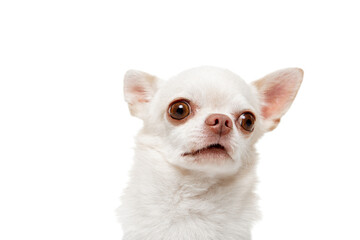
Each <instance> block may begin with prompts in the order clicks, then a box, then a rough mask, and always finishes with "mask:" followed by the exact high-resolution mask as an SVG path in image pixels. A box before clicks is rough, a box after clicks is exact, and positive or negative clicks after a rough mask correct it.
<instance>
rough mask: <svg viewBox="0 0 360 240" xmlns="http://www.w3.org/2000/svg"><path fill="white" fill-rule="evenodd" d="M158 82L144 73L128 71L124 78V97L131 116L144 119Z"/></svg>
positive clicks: (155, 78)
mask: <svg viewBox="0 0 360 240" xmlns="http://www.w3.org/2000/svg"><path fill="white" fill-rule="evenodd" d="M159 82H160V80H159V79H158V78H157V77H155V76H152V75H150V74H147V73H145V72H141V71H136V70H129V71H127V72H126V74H125V77H124V96H125V101H126V102H127V103H128V104H129V110H130V113H131V115H133V116H135V117H138V118H141V119H145V118H146V116H147V111H148V104H149V102H150V101H151V99H152V98H153V96H154V95H155V93H156V91H157V90H158V87H159V86H158V85H159Z"/></svg>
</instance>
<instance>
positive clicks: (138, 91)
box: [131, 85, 149, 103]
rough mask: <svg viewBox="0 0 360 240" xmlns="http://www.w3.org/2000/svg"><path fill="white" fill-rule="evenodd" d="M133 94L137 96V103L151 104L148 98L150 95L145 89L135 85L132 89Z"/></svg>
mask: <svg viewBox="0 0 360 240" xmlns="http://www.w3.org/2000/svg"><path fill="white" fill-rule="evenodd" d="M131 92H132V93H133V95H134V96H136V98H137V102H142V103H144V102H149V99H148V98H147V96H148V95H149V93H148V92H147V91H146V90H145V88H144V87H142V86H139V85H135V86H133V87H132V88H131Z"/></svg>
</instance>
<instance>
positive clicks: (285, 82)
mask: <svg viewBox="0 0 360 240" xmlns="http://www.w3.org/2000/svg"><path fill="white" fill-rule="evenodd" d="M303 75H304V71H303V70H302V69H300V68H287V69H283V70H279V71H277V72H274V73H271V74H269V75H266V76H265V77H263V78H262V79H260V80H257V81H255V82H253V85H254V86H255V87H256V88H257V90H258V92H259V95H260V99H261V102H262V107H261V115H262V117H263V119H264V120H265V125H266V129H267V131H271V130H273V129H275V128H276V126H277V125H278V124H279V122H280V118H281V117H282V116H283V115H284V114H285V113H286V112H287V110H288V109H289V108H290V106H291V104H292V102H293V101H294V99H295V97H296V94H297V92H298V90H299V88H300V85H301V82H302V79H303Z"/></svg>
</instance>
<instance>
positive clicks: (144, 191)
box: [119, 67, 303, 240]
mask: <svg viewBox="0 0 360 240" xmlns="http://www.w3.org/2000/svg"><path fill="white" fill-rule="evenodd" d="M302 77H303V72H302V70H301V69H297V68H290V69H284V70H280V71H278V72H275V73H272V74H270V75H268V76H266V77H264V78H263V79H261V80H258V81H256V82H254V83H252V84H247V83H245V82H244V81H243V80H242V79H241V78H240V77H238V76H237V75H235V74H234V73H232V72H230V71H228V70H224V69H220V68H214V67H200V68H195V69H191V70H188V71H185V72H183V73H180V74H179V75H177V76H175V77H173V78H171V79H170V80H168V81H162V80H160V79H158V78H156V77H154V76H151V75H149V74H146V73H143V72H139V71H134V70H130V71H128V72H127V74H126V75H125V80H124V93H125V100H126V101H127V102H128V104H129V109H130V111H131V113H132V114H133V115H134V116H137V117H139V118H141V119H143V121H144V127H143V129H142V130H141V131H140V132H139V134H138V135H137V137H136V148H135V158H134V163H133V167H132V170H131V173H130V182H129V184H128V187H127V188H126V190H125V191H124V194H123V197H122V205H121V207H120V209H119V216H120V220H121V222H122V226H123V231H124V238H123V239H124V240H248V239H251V227H252V225H253V223H254V222H255V220H257V219H258V218H259V212H258V210H257V197H256V195H255V193H254V189H255V185H256V182H257V180H256V169H255V168H256V164H257V154H256V151H255V149H254V144H255V143H256V142H257V140H258V139H259V138H260V137H261V136H262V135H263V134H264V133H265V132H267V131H270V130H272V129H274V128H275V127H276V125H277V124H278V123H279V121H280V118H281V116H282V115H283V114H284V113H285V112H286V111H287V110H288V108H289V107H290V105H291V103H292V101H293V99H294V98H295V96H296V93H297V91H298V89H299V87H300V84H301V81H302ZM179 98H181V99H187V100H189V101H191V102H192V103H193V104H194V106H196V108H195V107H194V108H195V109H194V110H193V112H192V113H191V114H192V115H191V117H189V119H188V120H186V121H185V122H184V123H181V124H174V122H173V121H170V120H169V118H168V116H167V114H168V109H169V104H170V103H171V102H172V101H174V100H176V99H179ZM244 111H250V112H252V113H253V114H254V115H255V117H256V122H255V128H254V131H253V132H251V133H246V132H244V131H242V130H241V129H238V128H236V127H235V124H236V121H238V119H237V118H236V116H237V115H236V114H238V113H242V112H244ZM213 113H219V114H224V115H226V116H228V117H229V118H230V119H231V121H233V124H234V127H233V128H232V130H231V132H230V133H229V135H228V136H226V137H221V136H219V141H223V142H224V144H226V146H227V147H226V151H227V153H228V156H229V158H228V159H226V160H224V159H222V160H219V159H216V155H214V157H212V156H211V157H209V158H207V159H204V158H199V157H198V158H196V157H191V156H190V157H188V156H184V153H186V152H189V151H190V152H191V151H194V150H196V149H200V148H203V147H206V146H207V145H208V144H211V143H212V141H213V140H211V139H210V138H209V137H208V136H209V135H208V133H207V130H206V127H205V126H204V125H205V124H204V121H205V119H206V118H207V117H208V116H209V115H210V114H213Z"/></svg>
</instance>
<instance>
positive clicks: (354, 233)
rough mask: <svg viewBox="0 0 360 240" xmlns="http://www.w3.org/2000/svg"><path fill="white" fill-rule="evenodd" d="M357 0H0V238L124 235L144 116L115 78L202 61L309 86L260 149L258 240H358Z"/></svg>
mask: <svg viewBox="0 0 360 240" xmlns="http://www.w3.org/2000/svg"><path fill="white" fill-rule="evenodd" d="M359 9H360V8H359V6H358V5H357V1H221V2H220V1H177V2H175V1H89V0H88V1H77V0H76V1H75V0H71V1H64V0H63V1H16V0H12V1H6V0H4V1H1V2H0V35H1V37H0V122H1V124H0V194H1V196H0V239H4V240H13V239H37V240H43V239H46V240H48V239H52V240H56V239H62V240H63V239H70V240H72V239H74V240H75V239H76V240H78V239H87V240H90V239H107V240H110V239H114V240H115V239H121V228H120V225H119V223H118V222H117V218H116V216H115V209H116V208H117V207H118V205H119V203H120V201H119V197H120V195H121V192H122V189H123V188H124V187H125V185H126V181H127V172H128V170H129V168H130V166H131V162H132V159H131V158H132V155H133V152H132V147H133V137H134V135H135V134H136V132H137V130H138V129H139V128H140V127H141V121H140V120H137V119H135V118H132V117H130V114H129V113H128V109H127V105H126V104H125V103H124V101H123V95H122V79H123V75H124V73H125V71H126V70H128V69H131V68H135V69H139V70H143V71H146V72H149V73H151V74H155V75H157V76H159V77H161V78H164V79H167V78H169V77H171V76H172V75H175V74H177V73H178V72H180V71H182V70H185V69H187V68H190V67H196V66H200V65H214V66H219V67H224V68H228V69H230V70H232V71H234V72H236V73H238V74H239V75H240V76H242V77H243V78H244V79H245V80H247V81H249V82H250V81H252V80H256V79H258V78H260V77H262V76H263V75H265V74H267V73H270V72H272V71H275V70H277V69H281V68H285V67H301V68H303V69H304V71H305V78H304V82H303V85H302V87H301V89H300V91H299V94H298V96H297V98H296V100H295V102H294V104H293V106H292V107H291V109H290V110H289V112H288V113H287V115H286V116H285V117H284V118H283V119H282V122H281V123H280V125H279V127H278V128H277V129H276V130H274V131H273V132H271V133H268V134H267V135H266V136H264V137H263V138H262V139H261V140H260V142H259V143H258V146H257V147H258V149H259V152H260V157H261V161H260V164H259V169H258V170H259V171H258V175H259V179H260V183H259V186H258V193H259V195H260V197H261V202H260V206H261V209H262V213H263V219H262V220H261V221H259V222H258V223H257V224H256V226H255V227H254V229H253V237H254V239H255V240H261V239H276V240H281V239H283V240H289V239H291V240H294V239H299V240H300V239H301V240H303V239H314V240H315V239H316V240H318V239H327V240H329V239H346V240H352V239H354V240H355V239H356V240H359V239H360V230H359V227H360V206H359V205H360V193H359V189H360V187H359V185H360V174H359V172H360V154H359V135H360V131H359V130H360V129H359V122H360V114H359V103H360V94H359V86H360V84H359V82H360V72H359V69H360V47H359V45H360V35H359V32H360V31H359V29H360V27H359V25H360V14H359Z"/></svg>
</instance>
